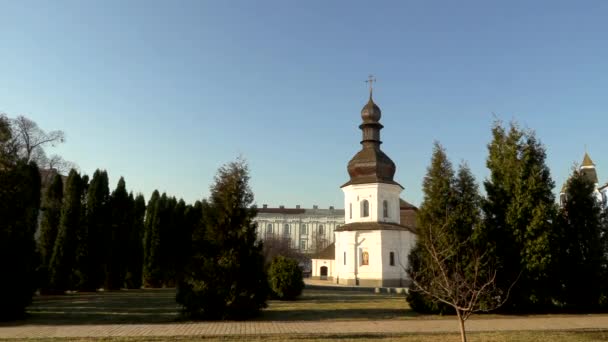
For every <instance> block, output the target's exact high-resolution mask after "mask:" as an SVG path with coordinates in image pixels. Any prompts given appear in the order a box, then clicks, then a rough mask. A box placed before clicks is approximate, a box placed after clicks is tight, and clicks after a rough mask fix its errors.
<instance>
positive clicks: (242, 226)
mask: <svg viewBox="0 0 608 342" xmlns="http://www.w3.org/2000/svg"><path fill="white" fill-rule="evenodd" d="M252 203H253V193H252V192H251V188H250V187H249V171H248V168H247V165H246V164H245V162H244V161H242V160H238V161H236V162H233V163H230V164H228V165H225V166H223V167H222V168H220V169H219V171H218V173H217V175H216V178H215V184H214V185H213V186H212V188H211V198H210V203H209V209H208V210H207V212H206V213H205V215H206V216H207V217H206V218H205V222H206V223H207V226H206V227H205V229H204V233H203V234H200V235H199V234H198V233H197V232H195V233H194V234H193V241H192V248H193V250H192V256H191V257H190V262H189V265H188V270H187V272H186V276H185V277H184V279H183V280H182V281H180V283H179V285H178V292H177V297H176V299H177V302H178V303H180V304H182V305H183V306H184V312H186V313H187V314H189V315H191V316H193V317H204V318H220V319H233V318H244V317H249V316H252V315H255V314H257V313H258V312H259V310H260V309H261V308H262V307H264V306H265V305H266V297H267V294H268V285H267V280H266V274H265V271H264V257H263V255H262V245H261V243H260V242H259V241H258V240H257V235H256V224H255V222H253V219H254V217H255V215H256V208H255V207H253V206H252Z"/></svg>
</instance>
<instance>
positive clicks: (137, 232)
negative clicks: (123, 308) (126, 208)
mask: <svg viewBox="0 0 608 342" xmlns="http://www.w3.org/2000/svg"><path fill="white" fill-rule="evenodd" d="M131 198H132V195H129V199H131ZM132 208H133V224H132V226H131V227H132V228H131V232H130V237H129V244H130V245H129V247H128V248H127V253H128V255H129V257H128V259H127V277H126V283H127V287H128V288H134V289H137V288H140V287H141V285H142V270H143V260H144V248H143V239H144V215H145V213H146V201H145V199H144V196H143V195H142V194H138V195H137V197H136V198H135V199H134V200H133V204H132Z"/></svg>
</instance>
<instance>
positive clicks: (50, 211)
mask: <svg viewBox="0 0 608 342" xmlns="http://www.w3.org/2000/svg"><path fill="white" fill-rule="evenodd" d="M62 203H63V179H62V178H61V176H60V175H59V174H56V175H55V176H54V177H53V180H52V181H51V185H50V186H49V187H48V188H47V190H46V193H45V194H44V199H43V202H42V208H41V209H42V219H41V222H40V237H39V239H38V250H39V253H40V258H41V266H42V269H43V271H42V273H43V274H42V277H44V279H45V280H44V283H43V284H41V285H42V286H43V287H44V288H46V287H47V286H48V276H49V275H48V267H49V264H50V262H51V257H52V256H53V248H54V247H55V239H56V238H57V232H58V230H59V221H60V219H61V206H62Z"/></svg>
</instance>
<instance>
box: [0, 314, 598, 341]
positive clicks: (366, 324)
mask: <svg viewBox="0 0 608 342" xmlns="http://www.w3.org/2000/svg"><path fill="white" fill-rule="evenodd" d="M467 329H468V331H509V330H577V329H608V315H580V316H553V317H517V318H493V319H474V318H473V319H471V320H469V321H468V322H467ZM429 332H458V324H457V322H456V319H455V318H451V319H433V320H419V319H412V320H380V321H328V322H278V321H275V322H255V321H252V322H200V323H173V324H108V325H55V326H45V325H22V326H0V338H3V339H6V338H36V337H72V338H76V337H115V336H185V335H189V336H197V335H207V336H221V335H272V334H362V333H372V334H373V333H382V334H403V333H429Z"/></svg>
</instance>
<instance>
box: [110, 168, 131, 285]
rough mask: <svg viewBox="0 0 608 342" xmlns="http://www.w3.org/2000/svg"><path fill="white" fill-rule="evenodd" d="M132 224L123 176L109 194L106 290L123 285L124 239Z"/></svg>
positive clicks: (126, 237)
mask: <svg viewBox="0 0 608 342" xmlns="http://www.w3.org/2000/svg"><path fill="white" fill-rule="evenodd" d="M132 224H133V220H132V216H131V202H130V201H129V194H128V193H127V187H126V184H125V180H124V178H123V177H120V179H119V180H118V184H117V185H116V189H115V190H114V191H113V192H112V195H111V196H110V227H109V229H108V232H106V234H108V238H107V241H111V244H110V245H108V247H107V254H106V260H107V261H106V272H105V274H106V279H105V286H104V288H105V289H107V290H116V289H120V288H121V287H122V286H124V279H125V272H126V267H125V256H126V252H125V249H126V241H127V239H128V237H129V230H130V227H131V225H132Z"/></svg>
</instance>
